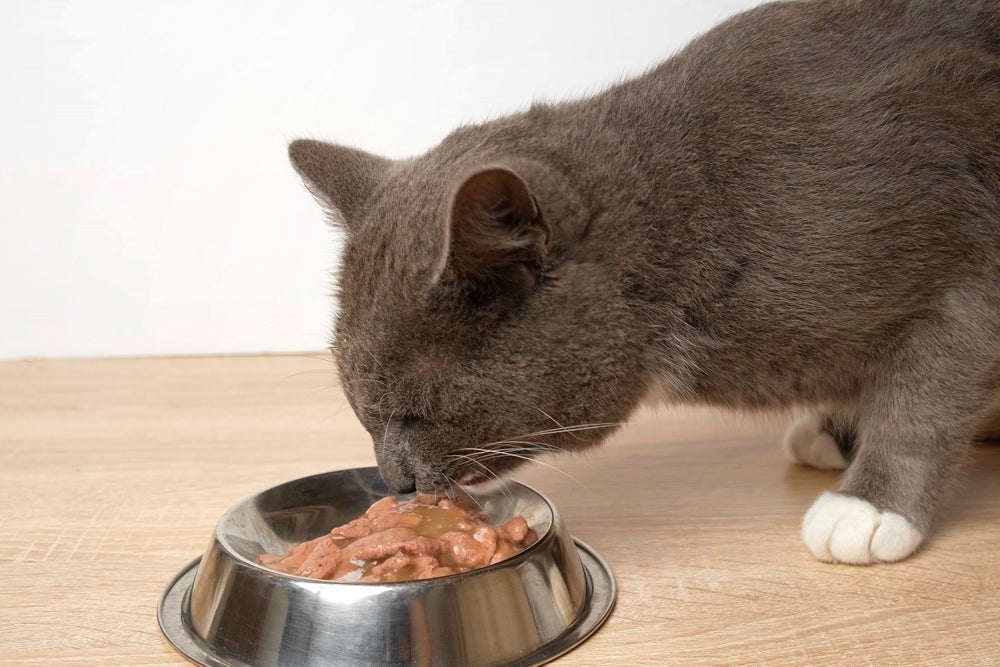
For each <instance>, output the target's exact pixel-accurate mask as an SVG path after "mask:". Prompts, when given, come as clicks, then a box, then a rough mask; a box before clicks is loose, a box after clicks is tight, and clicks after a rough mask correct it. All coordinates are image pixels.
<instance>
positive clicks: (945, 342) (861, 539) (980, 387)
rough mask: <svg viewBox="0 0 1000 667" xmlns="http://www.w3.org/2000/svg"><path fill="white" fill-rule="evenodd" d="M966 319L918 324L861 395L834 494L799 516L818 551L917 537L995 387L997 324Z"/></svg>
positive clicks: (898, 552) (897, 551)
mask: <svg viewBox="0 0 1000 667" xmlns="http://www.w3.org/2000/svg"><path fill="white" fill-rule="evenodd" d="M978 312H979V313H984V312H988V313H989V312H996V311H990V310H989V309H981V310H979V311H978ZM966 315H968V312H967V313H966ZM974 319H975V318H973V317H968V316H967V317H965V318H958V317H955V318H948V319H947V320H945V319H944V318H941V319H934V320H931V319H928V320H927V321H925V322H923V323H922V327H921V328H920V329H919V330H917V331H914V332H913V334H912V335H911V337H910V339H909V341H908V345H907V346H906V347H905V348H901V349H899V350H897V353H896V355H895V357H894V358H893V359H891V360H889V361H888V362H887V364H886V366H885V367H884V368H882V369H880V371H881V372H880V373H879V375H878V383H877V384H874V385H873V386H872V387H870V388H869V389H868V390H867V391H866V392H865V395H864V396H862V397H861V398H862V400H861V401H860V402H859V408H858V412H857V414H856V415H855V417H856V418H855V427H856V440H855V446H854V452H853V460H852V461H851V463H850V465H849V467H848V468H847V471H846V472H845V474H844V477H843V479H842V480H841V483H840V487H839V489H838V492H836V493H832V492H828V493H824V494H823V495H821V496H820V497H819V498H818V499H817V500H816V502H815V503H814V504H813V506H812V507H811V508H810V509H809V511H808V512H807V513H806V515H805V518H804V519H803V524H802V538H803V540H804V541H805V543H806V545H807V546H808V547H809V550H810V551H812V553H813V555H815V556H816V557H817V558H818V559H820V560H824V561H830V562H843V563H853V564H867V563H874V562H892V561H898V560H902V559H904V558H907V557H908V556H910V555H911V554H912V553H914V552H915V551H916V550H917V548H918V547H919V546H920V544H921V543H922V542H923V541H924V539H925V537H926V536H927V534H928V532H929V530H930V527H931V524H932V521H933V516H934V511H935V509H936V506H937V503H938V500H939V499H940V497H941V496H942V494H943V493H944V491H945V489H946V487H947V485H948V483H949V482H950V481H951V479H952V478H953V476H954V473H955V469H956V468H957V466H958V462H959V459H960V458H961V454H962V452H963V450H964V449H965V447H966V446H968V443H969V441H970V439H971V436H972V433H973V430H974V427H975V425H976V423H977V421H978V420H979V419H980V418H981V415H982V413H983V412H984V411H985V410H986V409H987V407H988V405H989V403H990V401H991V397H992V395H993V393H994V392H995V391H996V385H997V380H998V379H997V378H996V377H995V374H996V359H997V358H1000V351H998V349H997V343H996V337H995V333H994V332H995V331H996V329H995V328H994V327H995V326H996V325H997V323H996V322H992V321H991V320H989V318H982V319H981V321H979V322H975V321H974ZM977 325H978V326H977Z"/></svg>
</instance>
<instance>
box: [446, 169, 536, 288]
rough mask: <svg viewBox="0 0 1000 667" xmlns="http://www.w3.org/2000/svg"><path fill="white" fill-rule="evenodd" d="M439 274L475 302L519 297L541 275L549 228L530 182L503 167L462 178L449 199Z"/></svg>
mask: <svg viewBox="0 0 1000 667" xmlns="http://www.w3.org/2000/svg"><path fill="white" fill-rule="evenodd" d="M445 231H446V239H447V242H446V248H447V252H446V253H445V256H444V257H443V258H442V266H441V269H440V271H439V276H440V278H441V279H443V280H447V281H450V282H456V283H458V284H459V286H460V287H462V288H464V291H466V292H467V293H469V294H471V295H473V296H474V297H475V298H476V299H477V300H478V301H481V302H482V301H489V300H492V299H495V298H496V297H499V296H501V295H506V296H511V297H515V298H516V297H520V296H523V295H524V294H526V293H527V292H528V291H529V290H530V289H531V288H532V287H534V285H535V284H536V283H537V282H538V280H539V279H540V278H541V271H542V266H543V265H544V263H545V255H546V247H547V244H548V241H549V237H550V230H549V227H548V225H547V224H546V222H545V220H544V218H543V217H542V211H541V209H540V208H539V206H538V202H537V200H536V199H535V197H534V195H533V194H532V193H531V190H530V189H529V187H528V184H527V183H525V181H524V179H522V178H521V177H520V176H519V175H518V174H517V173H515V172H514V171H512V170H510V169H507V168H505V167H490V168H487V169H483V170H480V171H477V172H475V173H473V174H471V175H469V176H467V177H466V178H464V179H463V180H462V181H461V183H460V185H459V186H458V188H457V189H456V190H455V191H454V194H453V195H452V197H451V201H450V206H449V208H448V219H447V222H446V229H445Z"/></svg>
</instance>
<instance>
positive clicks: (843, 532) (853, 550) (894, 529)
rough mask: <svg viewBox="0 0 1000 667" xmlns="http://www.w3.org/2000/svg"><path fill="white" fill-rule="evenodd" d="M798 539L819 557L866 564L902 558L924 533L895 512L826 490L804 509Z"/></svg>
mask: <svg viewBox="0 0 1000 667" xmlns="http://www.w3.org/2000/svg"><path fill="white" fill-rule="evenodd" d="M802 539H803V540H804V541H805V543H806V546H807V547H809V550H810V551H811V552H812V553H813V555H814V556H816V558H818V559H819V560H822V561H827V562H831V563H851V564H853V565H866V564H868V563H877V562H883V563H889V562H893V561H897V560H903V559H904V558H906V557H907V556H909V555H911V554H912V553H913V552H914V551H916V550H917V547H919V546H920V543H921V542H923V540H924V536H923V534H922V533H921V532H920V531H919V530H917V529H916V528H914V527H913V524H911V523H910V522H909V521H908V520H907V519H906V518H905V517H903V516H901V515H899V514H895V513H893V512H879V511H878V510H877V509H875V506H874V505H872V504H871V503H869V502H867V501H864V500H861V499H860V498H854V497H851V496H845V495H843V494H841V493H832V492H829V491H828V492H826V493H824V494H823V495H821V496H820V497H819V498H817V499H816V502H814V503H813V506H812V507H810V508H809V511H808V512H806V515H805V518H804V519H803V520H802Z"/></svg>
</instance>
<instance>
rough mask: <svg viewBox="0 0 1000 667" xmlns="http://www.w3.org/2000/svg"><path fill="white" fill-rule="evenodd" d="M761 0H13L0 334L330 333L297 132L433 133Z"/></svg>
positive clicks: (387, 144)
mask: <svg viewBox="0 0 1000 667" xmlns="http://www.w3.org/2000/svg"><path fill="white" fill-rule="evenodd" d="M758 1H759V0H700V1H699V0H672V1H662V2H654V1H652V0H649V1H645V2H644V1H640V0H625V1H622V0H604V1H598V0H587V1H577V2H537V1H535V2H533V1H531V0H505V1H503V2H470V1H464V2H463V1H462V0H438V1H433V0H423V1H418V0H409V1H407V2H363V1H356V2H338V1H336V0H325V1H320V0H311V1H309V2H277V1H273V2H257V3H250V2H235V1H230V2H209V1H197V2H173V1H171V2H166V1H164V2H159V3H153V2H130V1H129V2H127V1H106V0H62V1H59V2H55V1H48V2H40V1H38V0H14V1H10V0H8V1H6V2H3V3H0V99H2V103H0V232H2V234H0V358H18V357H66V356H104V355H108V356H117V355H143V354H191V353H194V354H198V353H219V352H221V353H239V352H267V351H300V350H316V349H321V348H323V347H324V346H325V345H326V342H327V336H328V328H329V324H330V321H331V313H332V311H333V304H332V302H331V300H330V298H329V296H328V291H329V270H330V268H331V267H332V266H333V265H334V263H335V261H336V257H337V247H338V245H337V238H336V236H335V234H334V233H333V232H332V231H331V230H329V229H327V228H326V226H325V225H324V224H323V219H322V215H321V213H320V212H319V209H318V208H317V207H316V206H315V205H314V204H313V202H312V200H311V199H310V197H309V196H308V195H307V194H306V192H305V190H304V189H303V188H302V187H301V185H300V184H299V182H298V180H297V179H296V177H295V175H294V174H293V172H292V171H291V169H290V168H289V167H288V166H287V162H286V158H285V146H286V144H287V142H288V140H289V139H292V138H295V137H298V136H312V137H319V138H326V139H330V140H337V141H343V142H347V143H354V144H357V145H360V146H363V147H365V148H368V149H369V150H373V151H378V152H382V153H385V154H388V155H390V156H397V157H398V156H404V155H410V154H414V153H418V152H421V151H423V150H425V149H427V148H429V147H430V146H432V145H433V144H434V143H436V142H437V141H438V140H440V139H441V137H443V136H444V135H445V134H446V133H447V132H448V131H449V129H451V128H453V127H454V126H455V125H457V124H460V123H463V122H467V121H473V120H482V119H485V118H489V117H491V116H496V115H498V114H501V113H503V112H506V111H511V110H516V109H519V108H522V107H524V106H526V105H527V104H528V103H529V102H530V101H531V100H532V99H533V98H539V97H540V98H547V99H561V98H566V97H575V96H579V95H583V94H586V93H588V92H593V91H596V90H598V89H600V88H601V87H603V86H604V85H606V84H608V83H610V82H613V81H615V80H617V79H619V78H620V77H622V76H624V75H627V74H629V73H636V72H640V71H642V70H644V69H645V68H646V67H648V66H649V65H651V64H653V63H655V62H656V61H658V60H660V59H661V58H663V57H664V56H666V55H668V54H669V53H670V52H672V51H674V50H676V49H677V48H679V47H680V46H682V45H683V44H684V42H686V41H687V40H688V39H689V38H691V37H692V36H694V35H696V34H698V33H699V32H702V31H704V30H705V29H707V28H708V27H710V26H711V25H712V24H714V23H715V22H717V21H718V20H720V19H721V18H723V17H725V16H727V15H730V14H732V13H734V12H735V11H738V10H740V9H743V8H746V7H749V6H752V5H755V4H758Z"/></svg>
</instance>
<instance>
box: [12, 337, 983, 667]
mask: <svg viewBox="0 0 1000 667" xmlns="http://www.w3.org/2000/svg"><path fill="white" fill-rule="evenodd" d="M784 421H785V420H783V419H776V418H764V417H739V416H732V415H724V414H721V413H715V412H711V411H701V410H689V409H684V410H679V409H678V410H666V411H663V412H662V413H660V414H658V415H657V414H651V413H644V414H642V415H639V416H638V417H637V418H636V420H635V421H634V423H633V424H632V425H631V426H630V427H628V428H627V429H626V430H625V431H623V432H622V433H620V434H619V435H617V436H615V438H614V439H613V440H612V441H611V442H610V443H609V445H607V446H606V447H604V448H603V449H600V450H595V451H593V452H590V453H587V454H585V455H581V456H577V457H565V458H562V459H547V460H546V462H547V463H550V464H553V465H555V466H557V467H558V470H556V469H552V468H549V467H546V466H542V465H535V466H532V467H531V468H528V469H525V470H524V471H523V472H522V474H520V475H519V476H518V477H519V479H521V480H523V481H525V482H527V483H528V484H531V485H532V486H534V487H536V488H537V489H539V490H541V491H542V492H543V493H545V494H546V495H548V496H549V497H550V498H551V499H552V500H553V501H554V502H555V503H556V505H557V506H558V507H559V508H560V511H561V512H562V514H563V516H564V518H565V519H566V521H567V523H568V525H569V527H570V529H571V531H572V532H573V533H574V534H575V535H576V536H577V537H578V538H579V539H581V540H583V541H585V542H587V543H588V544H590V545H591V546H592V547H594V548H595V549H596V550H597V551H598V552H599V553H601V554H602V555H603V556H604V558H605V559H606V560H607V561H608V562H609V563H610V564H611V566H612V568H613V569H614V571H615V574H616V577H617V580H618V583H619V586H620V594H619V598H618V605H617V607H616V609H615V612H614V614H613V615H612V618H611V619H610V620H609V622H608V623H607V625H605V626H604V627H603V628H602V629H601V630H600V631H599V632H598V633H597V635H595V636H594V637H593V638H592V639H591V640H590V641H588V642H587V643H586V644H584V645H583V646H581V647H579V648H578V649H576V650H574V651H573V652H571V653H570V654H568V655H567V656H565V657H563V658H562V659H560V660H559V661H558V662H557V663H556V664H559V665H567V666H570V665H581V666H583V665H586V666H602V667H603V666H606V665H609V664H623V663H624V664H630V665H633V664H634V665H671V664H684V665H743V664H747V665H839V664H847V665H861V664H867V665H943V664H960V665H997V664H998V663H1000V521H998V519H1000V484H998V482H1000V447H997V446H984V447H979V448H977V449H976V450H975V451H974V453H973V455H972V456H971V457H970V462H969V464H968V466H967V468H966V470H965V472H964V476H963V480H962V483H961V485H960V486H959V487H958V488H957V489H956V492H955V493H954V497H953V498H952V499H951V501H950V502H949V504H948V506H947V507H946V508H945V509H944V510H943V511H942V516H941V521H940V524H939V526H938V530H937V532H936V533H935V536H934V539H933V540H932V542H931V543H930V544H929V546H928V548H927V549H925V550H924V551H922V552H921V553H919V554H918V555H917V556H916V557H914V558H912V559H910V560H909V561H906V562H904V563H900V564H896V565H886V566H877V567H868V568H864V567H848V566H831V565H824V564H821V563H817V562H815V561H814V560H812V558H811V557H810V556H809V555H808V554H807V552H806V551H805V549H804V547H803V546H802V545H801V543H800V542H799V538H798V535H797V532H798V524H799V521H800V518H801V515H802V513H803V512H804V510H805V509H806V508H807V507H808V505H809V503H810V502H811V501H812V499H813V498H814V497H815V496H816V495H817V494H818V493H819V492H820V491H822V490H824V489H828V488H831V487H833V486H834V485H835V484H836V481H837V476H836V475H835V474H833V473H823V472H818V471H814V470H809V469H805V468H800V467H797V466H792V465H790V464H788V463H786V462H785V461H784V459H783V457H782V455H781V453H780V451H779V448H778V445H777V442H778V440H779V437H780V433H781V430H782V427H783V423H784ZM0 453H2V459H0V460H2V461H3V464H2V469H0V507H2V510H0V565H2V567H0V664H3V665H74V666H78V665H79V666H84V665H175V666H176V665H184V664H187V663H186V662H185V661H184V660H183V659H182V658H181V657H180V656H178V655H177V654H176V653H174V651H173V649H172V648H171V647H170V645H169V644H168V643H167V642H166V641H165V640H164V639H163V638H162V636H161V635H160V632H159V629H158V627H157V624H156V604H157V600H158V598H159V596H160V594H161V592H162V590H163V588H164V586H165V585H166V583H167V582H168V581H169V580H170V579H171V578H172V577H173V575H174V574H175V573H176V572H177V571H178V570H179V569H180V568H181V567H182V566H184V565H185V564H186V563H188V562H189V561H190V560H191V559H192V558H194V557H195V556H197V555H199V554H200V552H201V550H202V548H203V547H204V546H205V545H206V544H207V542H208V539H209V535H210V534H211V531H212V528H213V526H214V525H215V522H216V520H217V519H218V518H219V516H220V515H221V514H222V513H223V512H224V511H225V510H226V509H227V508H228V507H229V506H230V505H232V504H233V503H235V502H236V501H238V500H239V499H241V498H243V497H244V496H246V495H248V494H251V493H254V492H256V491H258V490H260V489H262V488H266V487H268V486H272V485H274V484H278V483H281V482H283V481H286V480H289V479H293V478H296V477H301V476H304V475H308V474H312V473H315V472H319V471H322V470H332V469H337V468H345V467H353V466H360V465H371V464H372V463H373V456H372V453H371V448H370V442H369V440H368V437H367V434H366V433H365V432H364V431H363V429H361V427H360V426H359V424H358V423H357V421H356V420H355V418H354V416H353V414H352V413H351V411H350V409H349V408H348V407H347V405H346V401H345V400H344V398H343V395H342V394H341V393H340V390H339V389H338V388H337V386H336V378H335V377H334V375H333V372H332V368H331V366H330V364H329V362H328V361H327V360H326V359H325V358H323V357H321V356H320V355H316V356H315V357H313V356H299V357H294V356H273V357H215V358H173V359H126V360H95V361H23V362H4V363H0Z"/></svg>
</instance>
